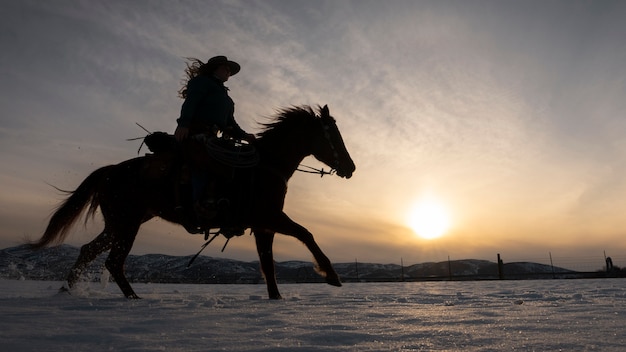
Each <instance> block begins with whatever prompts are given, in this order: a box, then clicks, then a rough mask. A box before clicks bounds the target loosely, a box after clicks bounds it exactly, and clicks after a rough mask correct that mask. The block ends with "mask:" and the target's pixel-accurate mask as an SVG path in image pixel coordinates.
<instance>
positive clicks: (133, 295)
mask: <svg viewBox="0 0 626 352" xmlns="http://www.w3.org/2000/svg"><path fill="white" fill-rule="evenodd" d="M126 298H128V299H141V297H139V296H137V295H136V294H134V293H133V294H132V295H128V296H126Z"/></svg>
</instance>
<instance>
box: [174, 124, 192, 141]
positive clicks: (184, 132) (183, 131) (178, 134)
mask: <svg viewBox="0 0 626 352" xmlns="http://www.w3.org/2000/svg"><path fill="white" fill-rule="evenodd" d="M187 136H189V128H187V127H180V126H178V127H176V131H174V137H175V138H176V140H177V141H179V142H182V141H183V140H185V139H186V138H187Z"/></svg>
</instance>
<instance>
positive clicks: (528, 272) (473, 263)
mask: <svg viewBox="0 0 626 352" xmlns="http://www.w3.org/2000/svg"><path fill="white" fill-rule="evenodd" d="M78 253H79V249H78V248H76V247H73V246H69V245H60V246H57V247H52V248H45V249H42V250H39V251H32V250H31V249H29V248H28V247H27V246H25V245H22V246H17V247H11V248H6V249H2V250H0V278H6V279H28V280H53V281H62V280H65V277H66V276H67V274H68V272H69V270H70V268H71V267H72V265H73V264H74V261H75V260H76V258H77V257H78ZM105 258H106V255H102V256H100V257H99V258H98V259H97V260H96V261H94V263H93V264H92V265H91V266H90V267H89V268H88V270H87V271H86V273H85V274H86V277H87V279H90V280H94V281H95V280H100V275H101V272H102V268H103V266H104V260H105ZM191 258H192V256H169V255H163V254H147V255H130V256H129V257H128V259H127V261H126V274H127V276H128V278H129V280H130V281H132V282H155V283H156V282H160V283H258V282H263V278H262V276H261V273H260V270H259V262H258V261H254V262H243V261H238V260H230V259H223V258H213V257H209V256H199V257H198V258H197V259H196V260H195V261H194V262H193V264H192V265H191V267H189V268H187V264H188V263H189V261H190V260H191ZM334 266H335V270H336V271H337V273H338V274H339V276H340V277H341V278H342V280H343V281H345V282H350V281H401V280H406V281H418V280H450V279H452V280H478V279H497V278H498V266H497V264H496V263H493V262H490V261H486V260H475V259H467V260H454V261H450V262H448V261H446V262H438V263H421V264H414V265H410V266H405V267H402V266H400V265H397V264H374V263H337V264H335V265H334ZM276 276H277V279H278V281H279V282H322V281H323V279H322V278H321V277H319V276H318V275H317V274H316V273H315V270H314V268H313V264H312V263H310V262H304V261H286V262H277V263H276ZM504 276H505V278H507V279H519V278H552V277H559V278H563V277H567V278H575V277H579V276H580V274H579V273H576V272H574V271H571V270H567V269H563V268H556V267H555V268H552V267H551V266H549V265H544V264H537V263H506V264H504Z"/></svg>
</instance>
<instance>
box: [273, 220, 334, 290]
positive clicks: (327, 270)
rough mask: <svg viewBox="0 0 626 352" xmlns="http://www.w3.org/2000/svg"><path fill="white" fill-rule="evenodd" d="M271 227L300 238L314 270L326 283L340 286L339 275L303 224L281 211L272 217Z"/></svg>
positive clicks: (276, 230)
mask: <svg viewBox="0 0 626 352" xmlns="http://www.w3.org/2000/svg"><path fill="white" fill-rule="evenodd" d="M271 229H272V230H274V231H275V232H279V233H282V234H285V235H288V236H293V237H295V238H297V239H298V240H300V241H301V242H302V243H304V245H305V246H306V247H307V248H308V249H309V251H311V254H313V258H314V259H315V264H316V266H315V270H316V271H317V272H318V273H319V274H320V275H322V276H323V277H324V278H325V279H326V283H328V284H329V285H333V286H341V280H340V279H339V275H337V273H336V272H335V269H334V268H333V265H332V264H331V263H330V260H329V259H328V257H326V255H325V254H324V252H322V249H321V248H320V247H319V246H318V245H317V242H315V239H314V238H313V234H312V233H311V232H309V230H307V229H306V228H304V226H302V225H300V224H298V223H296V222H295V221H293V220H291V219H290V218H289V217H288V216H287V214H285V213H281V214H280V216H278V217H276V218H274V219H273V222H272V224H271Z"/></svg>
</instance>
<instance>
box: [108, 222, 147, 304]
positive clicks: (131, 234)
mask: <svg viewBox="0 0 626 352" xmlns="http://www.w3.org/2000/svg"><path fill="white" fill-rule="evenodd" d="M137 231H139V225H137V226H135V227H133V228H132V229H130V230H128V229H127V230H126V231H116V236H115V240H114V242H113V243H112V244H111V252H110V253H109V256H108V257H107V259H106V261H105V262H104V265H105V266H106V268H107V270H109V273H111V276H113V279H114V280H115V282H116V283H117V286H119V288H120V290H122V293H124V296H126V298H139V296H137V294H136V293H135V291H134V290H133V288H132V287H131V286H130V283H129V282H128V279H126V275H125V274H124V262H125V261H126V257H128V254H129V253H130V250H131V248H132V247H133V242H135V236H136V235H137ZM123 235H125V236H126V237H122V236H123Z"/></svg>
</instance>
